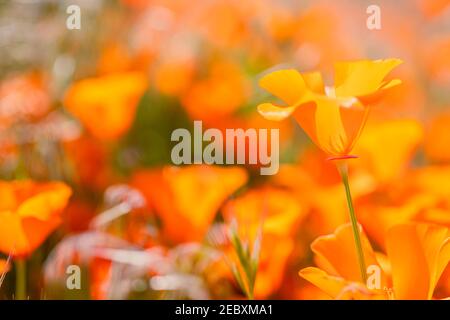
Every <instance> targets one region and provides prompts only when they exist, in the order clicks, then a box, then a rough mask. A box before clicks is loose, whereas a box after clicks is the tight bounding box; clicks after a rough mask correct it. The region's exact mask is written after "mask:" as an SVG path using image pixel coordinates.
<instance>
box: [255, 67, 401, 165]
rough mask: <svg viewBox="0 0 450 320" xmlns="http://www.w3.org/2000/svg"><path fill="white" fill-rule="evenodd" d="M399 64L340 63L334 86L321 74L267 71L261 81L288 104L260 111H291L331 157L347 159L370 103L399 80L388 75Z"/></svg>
mask: <svg viewBox="0 0 450 320" xmlns="http://www.w3.org/2000/svg"><path fill="white" fill-rule="evenodd" d="M400 63H401V60H399V59H387V60H374V61H370V60H360V61H355V62H339V63H337V64H336V65H335V85H334V87H325V86H324V83H323V79H322V75H321V74H320V73H319V72H311V73H303V74H301V73H299V72H297V71H296V70H293V69H288V70H279V71H275V72H272V73H269V74H268V75H266V76H264V77H263V78H262V79H261V80H260V82H259V84H260V86H261V87H262V88H264V89H266V90H267V91H269V92H270V93H272V94H274V95H275V96H277V97H278V98H280V99H281V100H283V101H284V102H285V103H286V104H287V106H285V107H280V106H276V105H274V104H272V103H263V104H260V105H259V106H258V111H259V113H260V114H261V115H262V116H264V117H265V118H267V119H269V120H276V121H279V120H282V119H285V118H286V117H288V116H290V115H292V116H293V117H294V118H295V120H296V121H297V122H298V123H299V125H300V126H301V127H302V128H303V129H304V130H305V132H306V133H307V134H308V135H309V137H310V138H311V139H312V140H313V141H314V142H315V143H316V144H317V146H319V147H320V148H321V149H322V150H323V151H325V152H326V153H327V154H329V155H330V156H331V157H333V158H346V157H349V156H350V152H351V150H352V148H353V146H354V144H355V142H356V140H357V139H358V137H359V135H360V133H361V130H362V128H363V126H364V124H365V122H366V119H367V115H368V112H369V105H371V104H372V103H374V102H375V101H376V100H377V99H378V98H379V97H380V95H381V94H382V93H383V92H384V91H385V90H387V89H389V88H392V87H394V86H396V85H398V84H400V83H401V81H400V80H399V79H395V80H391V81H387V80H385V79H384V78H385V77H386V75H387V74H388V73H389V72H390V71H391V70H392V69H393V68H395V67H396V66H397V65H399V64H400Z"/></svg>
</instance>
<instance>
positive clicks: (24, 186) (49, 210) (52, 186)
mask: <svg viewBox="0 0 450 320" xmlns="http://www.w3.org/2000/svg"><path fill="white" fill-rule="evenodd" d="M71 193H72V191H71V189H70V188H69V187H68V186H67V185H65V184H64V183H61V182H46V183H38V182H34V181H30V180H23V181H22V180H21V181H11V182H7V181H1V182H0V198H1V199H2V201H1V203H0V251H1V252H3V253H5V254H11V255H12V256H13V257H26V256H28V255H30V254H31V253H32V252H33V251H34V250H35V249H36V248H37V247H39V246H40V245H41V244H42V242H43V241H44V240H45V239H46V238H47V236H48V235H49V234H50V233H51V232H52V231H54V230H55V228H56V227H58V225H59V224H60V223H61V221H62V220H61V216H60V213H61V211H62V210H63V209H64V207H65V206H66V205H67V202H68V200H69V197H70V195H71Z"/></svg>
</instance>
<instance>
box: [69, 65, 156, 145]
mask: <svg viewBox="0 0 450 320" xmlns="http://www.w3.org/2000/svg"><path fill="white" fill-rule="evenodd" d="M146 88H147V79H146V77H145V75H144V74H142V73H140V72H126V73H115V74H108V75H105V76H102V77H98V78H89V79H84V80H81V81H79V82H76V83H75V84H74V85H72V86H71V87H70V88H69V90H68V91H67V93H66V95H65V98H64V103H65V106H66V108H67V110H69V111H70V112H71V113H72V114H73V115H74V116H76V117H77V118H78V119H79V120H80V121H81V122H82V123H83V124H84V126H85V127H86V128H87V130H88V131H89V132H90V133H91V134H92V135H93V136H95V137H96V138H98V139H102V140H112V139H117V138H119V137H120V136H122V135H123V134H124V133H125V132H126V131H127V130H128V129H129V128H130V127H131V125H132V123H133V120H134V116H135V114H136V109H137V105H138V103H139V99H140V98H141V96H142V95H143V94H144V92H145V90H146Z"/></svg>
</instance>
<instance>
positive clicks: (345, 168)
mask: <svg viewBox="0 0 450 320" xmlns="http://www.w3.org/2000/svg"><path fill="white" fill-rule="evenodd" d="M337 167H338V169H339V172H340V173H341V177H342V183H343V184H344V187H345V195H346V196H347V205H348V211H349V213H350V221H351V223H352V230H353V238H354V240H355V246H356V253H357V256H358V263H359V269H360V272H361V279H362V281H363V282H364V284H365V283H366V279H367V272H366V263H365V260H364V252H363V249H362V244H361V237H360V234H359V228H358V220H357V219H356V215H355V209H354V208H353V200H352V194H351V192H350V184H349V183H348V166H347V163H346V162H343V163H338V165H337Z"/></svg>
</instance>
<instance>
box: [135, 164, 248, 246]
mask: <svg viewBox="0 0 450 320" xmlns="http://www.w3.org/2000/svg"><path fill="white" fill-rule="evenodd" d="M246 181H247V173H246V171H245V170H244V169H241V168H237V167H215V166H207V165H193V166H186V167H165V168H163V169H162V170H144V171H139V172H136V173H135V175H134V176H133V178H132V181H131V184H132V185H133V186H134V187H136V188H137V189H139V190H140V191H141V192H142V193H143V195H144V196H145V197H146V199H147V202H148V203H149V204H150V206H151V207H152V208H154V209H155V211H156V212H157V213H158V214H159V216H160V218H161V219H162V223H163V226H162V228H163V234H164V235H165V236H166V237H167V238H168V239H170V240H172V241H174V242H184V241H199V240H201V239H202V238H203V236H204V235H205V233H206V231H207V229H208V228H209V226H210V224H211V223H212V221H213V220H214V217H215V215H216V214H217V211H218V210H219V208H220V206H221V205H222V203H223V202H224V201H225V200H226V198H227V197H229V196H230V195H231V194H232V193H233V192H234V191H236V190H237V189H238V188H239V187H241V186H242V185H244V184H245V183H246Z"/></svg>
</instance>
